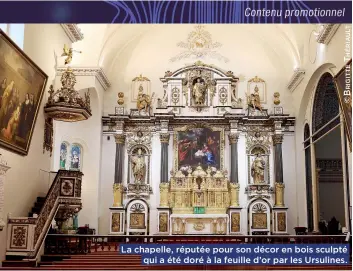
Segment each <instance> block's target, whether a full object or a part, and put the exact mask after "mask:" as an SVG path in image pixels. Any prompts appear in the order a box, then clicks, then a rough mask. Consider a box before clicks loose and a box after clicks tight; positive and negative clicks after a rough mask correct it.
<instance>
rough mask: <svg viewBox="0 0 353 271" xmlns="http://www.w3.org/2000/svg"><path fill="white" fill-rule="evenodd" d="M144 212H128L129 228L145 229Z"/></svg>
mask: <svg viewBox="0 0 353 271" xmlns="http://www.w3.org/2000/svg"><path fill="white" fill-rule="evenodd" d="M145 228H146V226H145V213H131V214H130V229H145Z"/></svg>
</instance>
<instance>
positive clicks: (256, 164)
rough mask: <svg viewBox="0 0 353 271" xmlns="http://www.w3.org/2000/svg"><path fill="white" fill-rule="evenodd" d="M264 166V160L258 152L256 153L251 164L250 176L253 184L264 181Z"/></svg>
mask: <svg viewBox="0 0 353 271" xmlns="http://www.w3.org/2000/svg"><path fill="white" fill-rule="evenodd" d="M265 167H266V162H265V160H264V158H263V157H262V156H261V155H260V153H257V154H256V157H255V159H254V161H253V163H252V165H251V177H253V180H254V184H263V183H265Z"/></svg>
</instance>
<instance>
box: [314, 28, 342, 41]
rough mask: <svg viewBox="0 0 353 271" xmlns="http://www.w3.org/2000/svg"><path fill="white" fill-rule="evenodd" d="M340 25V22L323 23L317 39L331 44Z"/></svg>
mask: <svg viewBox="0 0 353 271" xmlns="http://www.w3.org/2000/svg"><path fill="white" fill-rule="evenodd" d="M339 27H340V25H339V24H322V25H321V26H320V30H319V31H318V36H317V38H316V41H317V42H318V43H323V44H329V43H330V41H331V39H332V38H333V36H334V35H335V33H336V31H337V29H338V28H339Z"/></svg>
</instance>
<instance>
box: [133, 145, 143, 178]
mask: <svg viewBox="0 0 353 271" xmlns="http://www.w3.org/2000/svg"><path fill="white" fill-rule="evenodd" d="M131 165H132V174H133V175H134V183H138V184H142V183H144V182H145V177H146V162H145V157H144V155H143V154H142V149H138V151H137V155H134V156H132V157H131Z"/></svg>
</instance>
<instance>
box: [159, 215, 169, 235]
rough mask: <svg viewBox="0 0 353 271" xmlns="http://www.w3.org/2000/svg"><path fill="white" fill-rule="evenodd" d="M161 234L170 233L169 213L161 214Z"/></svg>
mask: <svg viewBox="0 0 353 271" xmlns="http://www.w3.org/2000/svg"><path fill="white" fill-rule="evenodd" d="M159 232H163V233H164V232H168V213H159Z"/></svg>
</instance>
